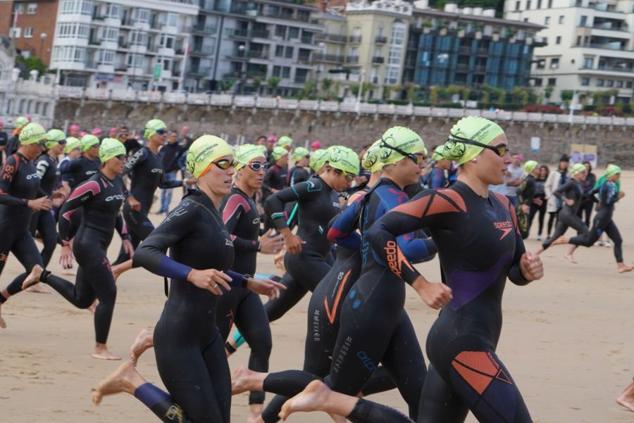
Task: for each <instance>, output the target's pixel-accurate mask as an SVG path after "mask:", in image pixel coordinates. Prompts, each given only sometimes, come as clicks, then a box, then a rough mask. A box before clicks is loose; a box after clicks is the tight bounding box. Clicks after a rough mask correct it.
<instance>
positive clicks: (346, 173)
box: [335, 169, 357, 181]
mask: <svg viewBox="0 0 634 423" xmlns="http://www.w3.org/2000/svg"><path fill="white" fill-rule="evenodd" d="M335 173H336V174H337V175H339V176H345V178H346V179H347V180H348V181H352V180H353V179H354V177H355V176H357V175H353V174H351V173H348V172H344V171H343V170H339V169H335Z"/></svg>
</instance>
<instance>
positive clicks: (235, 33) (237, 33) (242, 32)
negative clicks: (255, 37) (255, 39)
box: [229, 29, 249, 38]
mask: <svg viewBox="0 0 634 423" xmlns="http://www.w3.org/2000/svg"><path fill="white" fill-rule="evenodd" d="M229 36H230V37H233V38H249V30H248V29H234V30H232V31H231V32H229Z"/></svg>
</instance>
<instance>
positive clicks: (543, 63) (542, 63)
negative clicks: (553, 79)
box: [537, 59, 546, 69]
mask: <svg viewBox="0 0 634 423" xmlns="http://www.w3.org/2000/svg"><path fill="white" fill-rule="evenodd" d="M545 68H546V60H545V59H541V60H538V61H537V69H545Z"/></svg>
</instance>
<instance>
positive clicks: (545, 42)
mask: <svg viewBox="0 0 634 423" xmlns="http://www.w3.org/2000/svg"><path fill="white" fill-rule="evenodd" d="M544 44H546V45H548V37H544Z"/></svg>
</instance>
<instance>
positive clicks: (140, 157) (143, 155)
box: [123, 148, 147, 175]
mask: <svg viewBox="0 0 634 423" xmlns="http://www.w3.org/2000/svg"><path fill="white" fill-rule="evenodd" d="M145 160H147V151H146V150H145V148H141V149H140V150H137V151H136V152H135V153H134V154H133V155H132V156H130V158H129V159H128V160H126V162H125V166H124V168H123V174H124V175H129V174H130V173H131V172H132V171H133V170H134V168H135V167H137V166H138V165H140V164H141V163H143V162H144V161H145Z"/></svg>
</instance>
